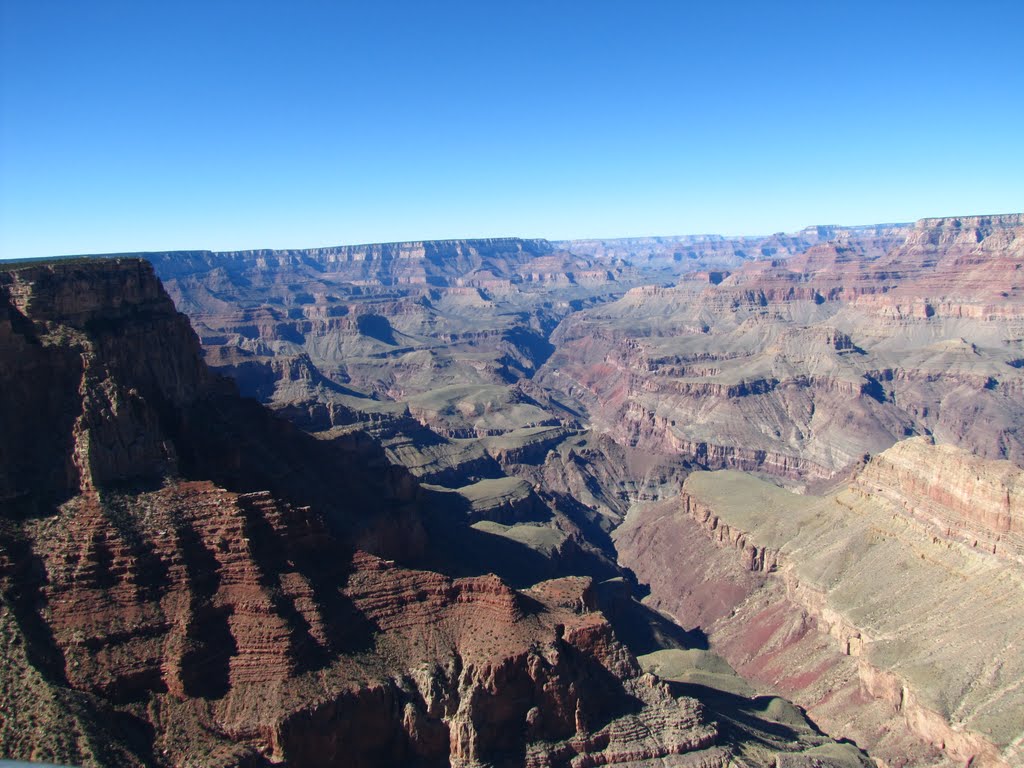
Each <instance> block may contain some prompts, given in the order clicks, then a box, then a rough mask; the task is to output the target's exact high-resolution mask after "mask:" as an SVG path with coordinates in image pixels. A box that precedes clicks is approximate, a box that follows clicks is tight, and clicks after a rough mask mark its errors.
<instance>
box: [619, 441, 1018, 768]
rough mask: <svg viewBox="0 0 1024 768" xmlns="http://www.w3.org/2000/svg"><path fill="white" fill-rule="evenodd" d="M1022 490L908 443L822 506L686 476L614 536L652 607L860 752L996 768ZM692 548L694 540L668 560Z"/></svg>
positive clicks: (1007, 716) (738, 478) (1009, 663)
mask: <svg viewBox="0 0 1024 768" xmlns="http://www.w3.org/2000/svg"><path fill="white" fill-rule="evenodd" d="M957 480H964V481H965V483H963V484H960V483H957ZM1022 480H1024V472H1022V471H1021V470H1020V469H1017V468H1016V467H1012V466H1011V465H1010V464H1009V463H1008V462H1004V461H990V460H981V459H978V458H976V457H974V456H972V455H970V454H969V453H967V452H965V451H963V450H959V449H956V448H952V447H950V446H936V445H932V444H931V443H930V442H928V441H926V440H924V439H923V438H914V439H912V440H908V441H904V442H901V443H897V444H896V445H895V446H894V447H892V448H890V449H889V450H887V451H885V452H884V453H882V454H879V455H878V456H876V457H874V458H873V459H872V460H871V461H870V462H869V463H868V464H867V466H866V467H864V468H863V469H862V470H861V471H860V472H858V474H857V476H856V478H855V479H854V480H853V481H852V482H850V483H848V484H846V485H844V486H843V487H841V488H840V489H837V490H836V491H835V492H833V493H831V494H829V495H827V496H822V497H815V496H796V495H794V494H792V493H790V492H789V491H786V490H783V489H781V488H778V487H777V486H774V485H772V484H770V483H767V482H765V481H763V480H759V479H756V478H754V477H752V476H749V475H744V474H741V473H736V472H731V471H725V472H715V473H695V474H692V475H690V477H689V478H687V481H686V483H685V485H684V487H683V495H682V497H681V498H680V499H679V500H675V501H673V502H670V503H666V504H663V505H662V506H661V507H652V508H648V509H644V510H636V511H635V512H633V513H631V517H630V518H629V519H627V522H626V524H625V525H624V526H622V527H621V528H619V529H618V530H617V531H616V532H615V537H616V543H617V546H618V548H619V552H620V556H621V561H622V562H623V564H626V565H628V566H630V567H632V568H634V569H635V570H636V572H637V575H638V576H639V577H640V578H641V579H642V580H646V581H649V582H650V584H651V588H652V594H651V598H650V599H651V600H652V602H653V604H654V605H656V606H658V607H660V608H663V609H665V610H668V611H670V612H671V613H672V614H673V615H675V616H679V617H687V618H688V619H689V621H692V622H694V623H695V624H697V625H699V626H701V627H702V628H703V629H704V630H705V631H706V632H707V633H708V635H709V640H710V643H711V647H712V649H714V650H716V651H718V652H719V653H721V654H723V655H724V657H725V658H726V659H728V660H729V661H730V662H731V663H732V664H733V665H735V666H736V668H737V669H738V670H739V671H740V672H741V673H743V674H744V675H745V676H746V677H748V678H749V679H750V680H752V681H753V682H754V683H755V684H756V685H757V686H758V687H760V688H762V689H763V690H767V691H772V692H775V693H778V694H781V695H785V696H790V697H792V698H793V699H794V700H796V701H797V702H799V703H801V704H803V705H804V706H807V707H808V709H809V712H810V713H811V715H812V717H814V718H815V720H816V721H817V722H819V723H820V724H822V725H823V726H824V727H826V728H827V729H829V730H830V731H832V732H834V733H837V734H842V735H846V736H848V737H850V738H853V739H856V740H857V742H858V743H859V744H861V745H863V746H865V747H866V748H867V749H868V750H869V751H870V753H871V754H872V756H874V757H876V758H883V759H884V760H885V761H886V762H887V764H890V765H904V764H906V765H947V764H949V765H953V764H955V765H962V764H964V763H967V764H970V765H974V766H1011V765H1017V764H1019V763H1020V760H1021V759H1022V758H1024V754H1022V753H1021V750H1020V747H1021V743H1022V742H1024V730H1022V727H1021V723H1024V696H1022V693H1021V691H1022V688H1024V686H1022V683H1024V664H1022V663H1021V658H1020V654H1019V653H1016V652H1015V649H1016V648H1018V647H1019V646H1020V645H1021V643H1022V642H1024V604H1022V602H1021V600H1020V595H1021V593H1022V589H1024V570H1022V568H1021V564H1020V561H1019V555H1018V548H1017V543H1018V542H1019V529H1020V524H1021V520H1020V518H1021V507H1020V502H1021V498H1020V496H1021V491H1020V484H1021V482H1022ZM972 488H973V489H975V490H974V492H972V491H971V489H972ZM967 499H970V502H969V503H965V501H966V500H967ZM693 539H697V540H704V541H706V542H707V543H708V544H710V545H711V546H710V547H694V546H691V547H689V548H687V549H686V550H685V554H684V555H683V556H682V557H680V555H679V552H680V544H681V542H682V541H684V540H690V541H692V540H693ZM993 550H995V553H994V554H993ZM1001 555H1004V556H1005V557H1003V556H1001Z"/></svg>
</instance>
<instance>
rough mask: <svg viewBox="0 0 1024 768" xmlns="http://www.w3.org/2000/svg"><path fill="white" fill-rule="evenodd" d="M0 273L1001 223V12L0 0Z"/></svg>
mask: <svg viewBox="0 0 1024 768" xmlns="http://www.w3.org/2000/svg"><path fill="white" fill-rule="evenodd" d="M0 6H2V9H3V15H2V19H0V22H2V52H0V57H2V58H0V255H2V256H6V257H21V256H39V255H54V254H64V253H87V252H104V251H136V250H165V249H180V248H211V249H234V248H255V247H307V246H316V245H331V244H342V243H357V242H370V241H388V240H407V239H427V238H449V237H485V236H502V235H520V236H540V237H550V238H572V237H590V236H602V237H613V236H629V235H650V234H687V233H698V232H720V233H725V234H759V233H769V232H775V231H780V230H786V231H790V230H793V229H797V228H800V227H802V226H805V225H808V224H817V223H845V224H858V223H876V222H881V221H902V220H913V219H916V218H919V217H922V216H942V215H958V214H968V213H1001V212H1008V211H1021V210H1024V44H1022V38H1021V30H1022V29H1024V2H1021V0H1006V1H1004V2H994V1H991V0H974V1H973V2H962V3H946V2H942V1H941V0H933V1H931V2H900V1H899V0H889V1H888V2H866V1H865V2H851V1H850V0H842V1H840V0H834V1H833V0H816V1H815V2H785V0H775V1H774V2H767V1H765V2H726V1H725V0H720V1H719V2H685V1H684V0H675V1H668V0H666V1H665V2H645V1H644V0H618V1H617V2H611V1H604V0H586V1H581V2H568V1H560V0H546V2H533V0H506V1H505V2H497V1H495V0H466V1H465V2H455V1H453V0H409V1H408V2H405V1H399V0H392V1H388V0H375V1H373V2H370V1H366V2H344V1H343V0H334V1H333V2H329V1H328V0H322V1H314V0H278V1H277V2H267V1H264V0H167V1H166V2H157V1H156V0H153V1H152V2H149V1H143V0H123V1H114V0H0Z"/></svg>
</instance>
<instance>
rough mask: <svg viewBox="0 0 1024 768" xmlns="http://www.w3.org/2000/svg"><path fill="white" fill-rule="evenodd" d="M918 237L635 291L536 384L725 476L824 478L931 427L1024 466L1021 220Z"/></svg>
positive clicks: (598, 312)
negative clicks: (739, 472) (1023, 428)
mask: <svg viewBox="0 0 1024 768" xmlns="http://www.w3.org/2000/svg"><path fill="white" fill-rule="evenodd" d="M890 234H892V233H890ZM902 234H903V235H904V236H905V237H904V240H903V242H902V243H900V244H898V245H895V246H894V245H893V242H892V238H891V236H887V237H877V238H861V239H859V240H852V239H849V238H848V237H844V236H841V237H838V238H837V239H835V240H830V241H828V242H823V243H819V244H816V245H813V246H811V247H809V248H808V249H806V250H805V251H804V252H803V253H801V254H799V255H795V256H792V257H790V258H788V259H763V260H760V261H757V262H751V263H748V264H747V265H745V266H744V267H742V268H740V269H738V270H736V271H734V272H733V273H732V274H730V275H729V276H727V277H723V278H722V279H720V280H717V281H716V280H711V279H710V278H709V276H708V275H706V274H705V275H701V274H699V273H695V274H693V275H690V276H689V277H684V279H682V280H680V281H679V282H678V283H677V284H676V285H675V286H672V287H644V288H636V289H633V290H631V291H629V292H628V293H627V294H626V295H625V296H623V298H621V299H620V300H618V301H616V302H614V303H611V304H607V305H604V306H601V307H598V308H594V309H590V310H587V311H584V312H581V313H577V314H575V315H573V316H572V317H571V318H569V319H568V320H566V321H565V322H564V323H563V324H562V325H561V326H560V327H559V329H558V330H557V331H556V333H555V334H554V335H553V337H552V342H553V343H554V344H555V346H556V351H555V352H554V354H553V355H552V357H551V358H550V359H549V361H548V362H547V363H546V364H545V366H544V368H543V369H542V370H541V372H540V374H539V375H538V377H537V382H538V383H539V384H540V385H541V386H546V387H548V388H549V389H551V390H556V391H558V392H560V393H563V395H564V397H563V399H562V402H565V403H566V404H568V405H570V406H572V407H574V408H575V409H576V410H579V411H584V412H586V413H587V414H588V415H589V417H590V421H591V423H592V425H594V426H596V427H597V428H598V429H600V430H602V431H604V432H606V433H608V434H611V435H613V436H614V437H615V438H616V440H617V441H619V442H620V443H625V444H632V445H638V446H641V447H648V448H649V449H651V450H655V451H660V452H663V453H671V454H676V455H679V456H681V457H684V458H691V459H695V460H696V462H697V463H698V464H700V465H702V466H705V467H708V468H736V469H743V470H761V471H766V472H769V473H772V474H777V475H782V476H788V477H791V478H795V479H803V480H812V481H813V480H815V479H818V480H824V479H829V478H832V477H835V476H837V475H838V474H840V473H842V472H844V471H846V470H847V469H848V468H850V467H852V466H853V465H855V464H856V463H857V462H858V461H860V460H861V458H862V457H863V456H864V455H865V454H874V453H877V452H879V451H881V450H884V449H885V448H887V447H889V446H890V445H892V444H893V443H894V442H896V441H897V440H900V439H902V438H903V437H906V436H908V435H914V434H921V435H934V436H935V437H936V439H939V440H941V441H943V442H947V443H951V444H955V445H958V446H961V447H963V448H965V449H967V450H970V451H973V452H975V453H977V454H978V455H979V456H981V457H984V458H1006V459H1009V460H1011V461H1013V462H1015V463H1016V464H1018V466H1019V465H1021V463H1022V462H1024V448H1022V443H1021V436H1020V432H1019V425H1020V424H1021V423H1022V419H1024V412H1022V410H1021V402H1024V401H1022V400H1021V398H1020V394H1021V392H1022V391H1024V382H1022V379H1021V366H1020V364H1019V358H1020V357H1021V351H1022V347H1021V343H1022V342H1021V333H1020V331H1021V317H1022V315H1024V302H1022V301H1021V297H1022V295H1024V293H1022V292H1024V273H1022V271H1021V264H1022V259H1024V256H1022V251H1021V249H1022V248H1024V223H1022V217H1021V216H1020V215H1017V214H1014V215H1008V216H993V217H974V218H964V219H937V220H932V219H926V220H922V221H920V222H918V223H917V224H916V225H915V226H914V227H913V228H912V229H909V231H908V230H906V229H904V230H902Z"/></svg>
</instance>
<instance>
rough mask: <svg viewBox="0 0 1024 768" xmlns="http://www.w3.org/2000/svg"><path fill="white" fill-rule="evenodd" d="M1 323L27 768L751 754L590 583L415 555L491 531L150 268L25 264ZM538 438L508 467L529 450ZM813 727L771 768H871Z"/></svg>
mask: <svg viewBox="0 0 1024 768" xmlns="http://www.w3.org/2000/svg"><path fill="white" fill-rule="evenodd" d="M0 310H2V315H0V362H2V365H0V371H3V376H4V377H5V381H4V384H5V385H8V384H9V385H10V388H9V389H5V396H4V398H3V399H2V403H3V409H2V411H0V418H2V421H0V426H2V429H0V488H2V496H0V651H2V654H3V658H4V659H5V669H4V670H3V672H2V673H0V711H3V713H4V717H3V718H2V720H0V754H3V755H4V756H5V757H15V758H20V759H34V760H48V761H59V762H67V763H72V764H79V765H87V766H94V765H196V764H201V765H211V766H216V765H223V766H242V765H248V766H256V765H270V764H286V765H289V766H295V767H296V768H300V767H301V766H321V765H324V766H326V765H337V764H345V765H351V766H384V765H396V764H405V765H422V766H430V765H452V766H465V767H466V768H470V767H471V766H472V767H474V768H475V767H476V766H487V765H495V766H503V765H508V766H512V765H517V766H518V765H530V766H537V768H544V767H546V766H566V765H572V766H581V767H582V766H591V765H608V764H643V763H644V762H650V761H654V763H656V764H659V765H678V766H696V765H701V766H723V767H724V766H726V765H728V764H730V762H731V761H732V760H733V758H734V757H735V756H736V755H737V754H738V753H739V752H738V750H739V749H740V744H741V741H740V739H739V736H737V733H740V732H739V731H736V730H735V727H734V726H731V725H729V723H728V720H722V721H721V722H720V721H719V720H718V719H716V718H717V710H708V709H707V708H705V707H704V706H703V705H702V703H701V702H700V701H699V700H698V699H697V698H695V697H694V696H693V695H689V694H687V692H685V691H682V690H680V689H678V687H673V686H672V685H670V684H668V683H665V682H663V681H661V680H659V679H658V678H657V677H656V676H654V675H652V674H645V673H643V671H642V669H641V667H640V665H639V664H638V662H637V660H636V658H635V656H634V655H633V654H632V652H631V651H630V650H629V649H628V648H627V647H626V646H625V645H623V644H622V643H621V642H620V641H619V640H618V639H617V636H616V633H615V631H614V630H613V628H612V625H611V624H610V623H609V621H608V619H607V618H606V617H605V615H604V613H603V612H602V611H601V610H600V605H599V602H598V599H597V596H596V595H597V592H598V590H596V589H595V587H594V583H593V580H592V579H591V578H589V577H586V576H579V577H562V578H558V579H554V580H546V581H545V580H538V579H536V578H535V579H533V580H532V581H530V582H528V583H525V584H524V585H523V588H522V589H521V590H515V589H512V588H511V587H509V586H507V584H506V583H505V582H504V581H502V580H501V579H500V578H499V577H497V576H495V575H493V574H490V573H487V572H486V571H483V570H481V569H478V568H475V567H474V565H473V564H472V563H471V562H470V560H471V558H469V557H468V556H469V555H470V554H473V555H479V554H480V553H481V550H480V549H479V548H477V549H475V550H474V551H473V552H472V553H465V554H463V555H462V556H461V558H460V556H459V555H456V556H454V557H450V555H451V552H448V553H445V554H444V556H442V557H441V558H440V559H442V560H446V561H447V567H448V570H450V571H456V572H462V573H464V574H465V575H462V576H459V577H456V576H454V575H450V574H449V575H445V574H443V573H440V572H436V571H430V570H425V569H423V568H417V567H413V566H410V565H408V564H399V563H398V562H396V560H398V561H401V562H402V563H412V562H425V561H429V560H431V559H432V558H434V559H437V558H438V554H437V552H436V549H437V548H438V547H439V546H440V544H439V542H438V541H437V540H435V538H434V537H435V535H436V534H437V532H438V531H441V532H442V534H443V536H440V537H438V538H441V539H443V540H444V541H445V542H450V543H452V544H453V550H452V551H456V550H457V548H458V547H459V546H463V544H462V542H464V541H466V540H468V538H471V537H473V536H476V537H477V540H480V538H481V537H484V538H486V537H487V536H489V535H490V534H487V533H486V532H482V531H478V530H476V529H474V528H472V527H470V525H469V523H470V522H471V521H470V520H468V519H464V518H463V519H461V522H460V520H459V518H457V517H455V516H452V514H451V513H452V510H451V509H449V508H447V507H445V505H444V504H442V503H441V502H440V501H438V499H437V498H434V500H433V501H431V500H430V494H429V492H428V491H426V490H424V489H423V488H421V487H420V486H419V485H418V484H417V483H416V482H415V481H414V480H413V479H412V477H411V476H410V475H409V474H408V473H407V472H406V471H405V470H403V469H400V468H396V467H394V466H392V465H390V464H389V463H388V462H387V461H386V460H385V456H384V452H383V450H382V449H380V448H379V447H376V446H375V445H374V443H373V441H372V440H371V439H370V438H369V437H367V436H366V435H362V436H360V435H359V434H358V433H355V432H346V433H344V434H341V435H337V436H322V439H315V438H313V437H311V436H309V435H306V434H304V433H302V432H300V431H298V430H297V429H296V428H294V427H292V426H290V425H288V424H287V423H285V422H283V421H281V420H279V419H277V418H275V417H273V416H272V415H270V414H269V413H268V412H267V411H266V410H264V409H263V408H261V407H260V406H258V405H257V404H255V403H253V402H251V401H245V400H242V399H241V398H239V397H238V396H237V394H236V393H235V390H234V388H233V386H232V385H231V384H230V382H227V381H225V380H221V379H218V378H217V377H215V376H214V375H213V374H211V373H210V372H209V370H208V369H207V368H206V367H205V366H204V365H203V363H202V362H201V360H200V357H199V345H198V340H197V339H196V337H195V335H194V334H192V332H191V330H190V329H189V326H188V323H187V321H186V320H185V318H184V316H182V315H180V314H178V313H177V312H176V311H175V309H174V307H173V305H172V304H171V302H170V300H169V298H168V296H167V295H166V294H165V293H164V292H163V290H162V288H161V287H160V284H159V282H158V281H157V280H156V278H155V276H154V274H153V271H152V269H151V268H150V266H149V265H148V264H147V263H145V262H142V261H139V260H135V259H122V260H109V261H105V262H89V261H85V262H66V263H55V264H44V265H30V266H27V267H16V268H14V269H12V270H8V271H5V272H2V273H0ZM532 442H533V441H532V440H531V439H530V437H529V436H527V435H523V440H522V441H521V443H519V444H517V446H512V447H511V450H513V451H514V453H513V454H512V455H510V454H508V453H507V452H503V451H504V448H503V447H502V446H495V453H494V455H495V456H502V457H504V459H505V460H508V459H510V458H518V459H525V458H528V457H529V455H530V448H529V446H530V445H531V443H532ZM491 460H492V461H496V459H494V458H492V459H491ZM531 493H532V491H531ZM435 496H436V495H435ZM428 508H429V509H433V513H434V514H435V515H439V514H441V512H442V511H443V510H447V514H448V515H449V516H448V517H445V518H443V519H432V520H431V519H428V518H429V517H430V514H429V513H428ZM467 537H468V538H467ZM491 537H492V538H496V537H494V536H491ZM495 565H496V566H497V567H506V565H507V564H506V563H496V564H495ZM691 693H692V692H691ZM744 722H745V723H746V725H745V726H744V727H745V728H747V729H748V731H743V733H747V732H749V731H750V729H753V731H754V732H758V733H759V732H761V731H757V729H759V728H760V729H761V730H762V731H763V732H764V733H765V734H769V736H768V737H766V738H770V734H771V733H772V732H773V729H776V728H777V724H776V723H775V722H774V721H773V720H772V719H771V716H770V713H762V715H759V716H758V717H756V718H754V719H753V720H750V718H749V717H748V718H747V719H746V720H745V721H744ZM790 732H791V734H792V738H791V739H789V741H787V742H781V741H780V742H778V743H775V742H771V743H770V746H768V747H765V746H756V747H755V746H751V749H752V750H753V751H752V753H751V754H753V755H754V758H756V759H754V758H751V760H750V762H751V764H754V765H766V766H767V765H772V764H774V763H775V755H776V754H785V755H787V759H789V758H791V759H792V761H795V762H794V764H796V765H807V766H810V765H812V764H818V763H816V762H815V761H816V760H818V756H819V755H820V754H821V753H822V750H826V751H828V752H829V754H830V755H832V756H833V758H834V760H833V764H835V765H851V766H852V765H862V764H864V762H863V757H862V755H861V754H860V753H859V752H858V751H857V750H856V749H854V748H852V747H850V746H843V745H837V744H835V743H834V742H831V741H830V740H829V739H828V738H827V737H824V736H822V735H820V734H819V733H817V732H815V731H814V729H813V728H812V727H811V726H810V725H809V724H808V723H807V722H805V721H803V720H802V719H801V720H800V721H799V722H798V723H796V726H795V727H794V728H791V731H790ZM751 738H752V737H751ZM752 743H753V742H752ZM765 743H768V742H765ZM757 744H761V742H760V741H758V742H757Z"/></svg>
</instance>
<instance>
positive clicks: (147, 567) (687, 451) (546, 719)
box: [0, 214, 1024, 768]
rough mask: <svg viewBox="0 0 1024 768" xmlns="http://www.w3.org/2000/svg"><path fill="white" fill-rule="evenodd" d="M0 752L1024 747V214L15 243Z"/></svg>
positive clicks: (862, 751)
mask: <svg viewBox="0 0 1024 768" xmlns="http://www.w3.org/2000/svg"><path fill="white" fill-rule="evenodd" d="M0 363H2V365H0V392H2V393H3V394H2V396H0V596H2V601H0V649H2V651H0V652H2V657H3V659H4V661H5V667H6V669H5V670H4V671H0V757H8V758H15V759H25V760H43V761H50V762H65V763H68V764H73V765H87V766H115V765H116V766H120V765H132V766H135V765H138V766H142V765H157V766H178V765H181V766H185V765H204V766H207V765H209V766H225V768H226V767H227V766H270V765H286V766H292V767H294V768H305V767H306V766H330V765H349V766H367V767H369V766H390V765H411V766H453V767H455V768H483V767H484V766H536V767H537V768H541V767H543V766H572V767H573V768H586V767H587V766H598V765H622V766H694V767H695V766H705V767H707V768H712V767H714V766H720V767H721V768H725V766H766V767H767V766H775V767H776V768H783V767H785V768H812V767H813V766H833V767H835V768H841V767H843V766H870V765H877V766H887V767H890V768H903V767H907V768H911V767H915V768H916V767H920V768H930V767H935V768H939V767H945V766H971V767H972V768H1011V767H1012V766H1019V765H1022V764H1024V214H1003V215H991V216H967V217H959V218H938V219H923V220H920V221H918V222H916V223H909V224H881V225H871V226H856V227H852V226H851V227H842V226H816V227H808V228H806V229H804V230H801V231H799V232H795V233H791V234H775V235H770V236H765V237H720V236H681V237H651V238H627V239H618V240H616V239H606V240H598V239H594V240H575V241H559V242H553V241H546V240H538V239H533V240H531V239H517V238H501V239H489V240H449V241H424V242H410V243H389V244H373V245H362V246H340V247H332V248H318V249H307V250H261V251H238V252H210V251H189V252H164V253H144V254H116V255H102V256H88V257H74V258H67V259H52V260H39V261H23V262H9V263H2V262H0Z"/></svg>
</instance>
